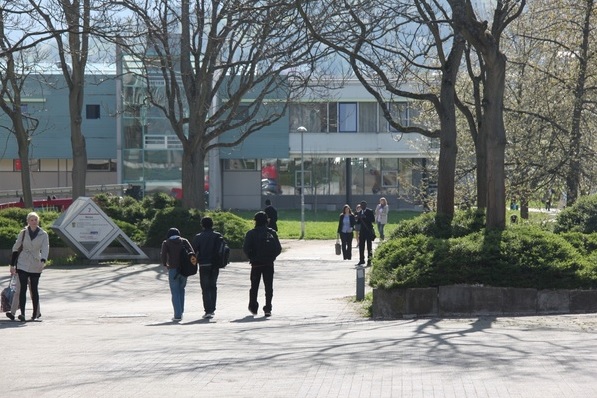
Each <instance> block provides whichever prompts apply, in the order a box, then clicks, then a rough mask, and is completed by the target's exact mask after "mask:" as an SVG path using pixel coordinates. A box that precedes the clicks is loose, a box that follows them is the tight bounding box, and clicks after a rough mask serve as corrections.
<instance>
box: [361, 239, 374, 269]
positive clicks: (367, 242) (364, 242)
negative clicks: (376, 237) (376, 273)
mask: <svg viewBox="0 0 597 398" xmlns="http://www.w3.org/2000/svg"><path fill="white" fill-rule="evenodd" d="M365 245H367V259H368V261H371V259H372V258H373V244H372V239H371V238H370V237H369V234H367V233H363V231H361V234H360V235H359V263H365Z"/></svg>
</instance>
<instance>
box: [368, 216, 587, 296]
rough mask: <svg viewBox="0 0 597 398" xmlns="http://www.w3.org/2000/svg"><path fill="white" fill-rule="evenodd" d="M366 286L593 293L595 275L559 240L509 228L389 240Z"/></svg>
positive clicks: (534, 229) (532, 230)
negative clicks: (474, 286) (454, 286)
mask: <svg viewBox="0 0 597 398" xmlns="http://www.w3.org/2000/svg"><path fill="white" fill-rule="evenodd" d="M370 284H371V285H372V286H374V287H386V288H391V287H430V286H441V285H452V284H480V285H487V286H498V287H528V288H538V289H555V288H596V287H597V275H596V273H595V266H594V265H592V264H591V263H590V262H589V261H588V260H587V258H586V257H584V256H583V255H582V254H581V253H579V251H577V250H576V249H575V248H574V246H573V245H571V244H570V243H568V242H567V241H566V240H565V239H564V238H563V237H561V236H558V235H556V234H553V233H550V232H546V231H543V230H541V229H539V228H537V227H533V226H514V227H511V228H509V229H507V230H505V231H496V232H493V231H492V232H488V233H485V232H484V231H480V232H475V233H472V234H470V235H466V236H460V237H455V238H448V239H445V238H436V237H432V236H425V235H421V234H420V235H414V236H409V237H404V238H397V239H392V240H390V241H388V242H386V243H384V244H383V245H381V246H380V247H379V248H378V250H377V251H376V257H375V258H374V267H373V269H372V270H371V272H370Z"/></svg>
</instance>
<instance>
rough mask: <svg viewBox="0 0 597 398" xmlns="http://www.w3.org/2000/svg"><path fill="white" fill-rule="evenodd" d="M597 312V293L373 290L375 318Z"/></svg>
mask: <svg viewBox="0 0 597 398" xmlns="http://www.w3.org/2000/svg"><path fill="white" fill-rule="evenodd" d="M595 312H597V290H569V289H560V290H537V289H530V288H509V287H490V286H472V285H452V286H440V287H438V288H412V289H380V288H375V289H373V314H372V315H373V317H374V318H405V317H409V318H410V317H436V316H442V317H449V316H513V315H542V314H567V313H576V314H578V313H595Z"/></svg>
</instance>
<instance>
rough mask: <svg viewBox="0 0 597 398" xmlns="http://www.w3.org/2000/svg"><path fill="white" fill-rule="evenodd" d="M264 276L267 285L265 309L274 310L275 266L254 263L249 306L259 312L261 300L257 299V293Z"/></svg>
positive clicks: (266, 310) (264, 283)
mask: <svg viewBox="0 0 597 398" xmlns="http://www.w3.org/2000/svg"><path fill="white" fill-rule="evenodd" d="M262 277H263V285H264V286H265V306H264V307H263V311H265V312H270V311H271V310H272V297H273V295H274V266H273V264H272V265H253V266H251V289H250V290H249V308H250V309H251V311H253V312H257V309H258V308H259V302H258V301H257V293H259V282H261V278H262Z"/></svg>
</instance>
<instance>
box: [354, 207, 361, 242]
mask: <svg viewBox="0 0 597 398" xmlns="http://www.w3.org/2000/svg"><path fill="white" fill-rule="evenodd" d="M360 211H361V204H360V203H358V204H357V205H356V206H355V208H354V216H355V220H356V216H357V214H359V212H360ZM360 231H361V224H360V223H359V222H358V220H356V223H355V224H354V232H355V238H356V240H357V247H359V232H360Z"/></svg>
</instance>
